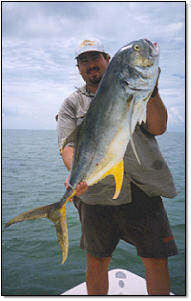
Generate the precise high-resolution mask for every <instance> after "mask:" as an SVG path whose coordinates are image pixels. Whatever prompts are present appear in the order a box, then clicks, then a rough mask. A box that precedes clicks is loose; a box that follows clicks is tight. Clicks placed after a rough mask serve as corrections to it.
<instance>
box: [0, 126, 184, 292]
mask: <svg viewBox="0 0 191 301" xmlns="http://www.w3.org/2000/svg"><path fill="white" fill-rule="evenodd" d="M157 140H158V142H159V145H160V149H161V152H162V154H163V156H164V158H165V159H166V161H167V163H168V166H169V168H170V170H171V172H172V174H173V177H174V181H175V185H176V188H177V191H178V195H177V196H176V197H175V198H174V199H165V198H164V199H163V200H164V205H165V208H166V210H167V213H168V217H169V220H170V224H171V227H172V231H173V234H174V237H175V240H176V244H177V246H178V251H179V254H178V255H176V256H172V257H170V258H169V270H170V276H171V291H172V292H173V293H174V294H176V295H184V294H185V135H184V133H173V132H167V133H165V134H164V135H162V136H159V137H157ZM67 174H68V173H67V170H66V168H65V167H64V164H63V162H62V159H61V157H60V155H59V151H58V145H57V134H56V131H48V130H47V131H45V130H44V131H41V130H3V133H2V226H3V225H4V224H5V222H7V221H8V220H10V219H11V218H13V217H15V216H16V215H18V214H20V213H21V212H24V211H26V210H30V209H32V208H35V207H39V206H43V205H47V204H51V203H53V202H57V201H59V200H60V198H61V197H62V196H63V194H64V191H65V186H64V181H65V178H66V176H67ZM67 220H68V230H69V255H68V259H67V261H66V262H65V264H64V265H62V264H61V260H62V254H61V251H60V246H59V244H58V242H57V236H56V231H55V227H54V225H53V223H52V222H51V221H49V220H48V219H40V220H35V221H25V222H22V223H18V224H15V225H13V226H11V227H10V228H8V229H7V230H5V231H3V233H2V295H25V296H26V295H59V294H61V293H62V292H64V291H66V290H67V289H70V288H72V287H74V286H75V285H77V284H79V283H81V282H84V281H85V270H86V258H85V252H84V251H83V250H81V249H80V248H79V242H80V235H81V226H80V222H79V218H78V213H77V210H76V209H75V207H74V206H73V204H72V203H70V204H67ZM114 268H122V269H128V270H129V271H131V272H133V273H136V274H138V275H140V276H142V277H144V267H143V264H142V262H141V260H140V258H139V257H138V256H137V252H136V249H135V248H134V247H133V246H131V245H129V244H127V243H125V242H123V241H120V243H119V244H118V246H117V248H116V250H115V251H114V253H113V257H112V261H111V264H110V269H114Z"/></svg>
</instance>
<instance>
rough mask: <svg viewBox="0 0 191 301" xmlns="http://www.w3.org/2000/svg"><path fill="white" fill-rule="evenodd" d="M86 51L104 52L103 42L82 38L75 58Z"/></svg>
mask: <svg viewBox="0 0 191 301" xmlns="http://www.w3.org/2000/svg"><path fill="white" fill-rule="evenodd" d="M88 51H98V52H105V50H104V46H103V44H102V43H101V42H100V41H99V40H98V39H91V40H84V41H82V42H81V43H80V44H79V45H78V47H77V49H76V51H75V58H77V57H78V56H79V55H80V54H82V53H84V52H88Z"/></svg>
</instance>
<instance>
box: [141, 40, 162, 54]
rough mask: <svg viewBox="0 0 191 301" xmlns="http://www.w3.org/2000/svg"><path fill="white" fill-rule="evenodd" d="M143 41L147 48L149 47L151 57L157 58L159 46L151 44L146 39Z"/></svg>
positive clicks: (154, 43)
mask: <svg viewBox="0 0 191 301" xmlns="http://www.w3.org/2000/svg"><path fill="white" fill-rule="evenodd" d="M144 41H145V42H146V43H148V44H149V46H150V55H151V56H157V55H159V44H158V43H157V42H153V43H152V42H151V41H149V40H148V39H144Z"/></svg>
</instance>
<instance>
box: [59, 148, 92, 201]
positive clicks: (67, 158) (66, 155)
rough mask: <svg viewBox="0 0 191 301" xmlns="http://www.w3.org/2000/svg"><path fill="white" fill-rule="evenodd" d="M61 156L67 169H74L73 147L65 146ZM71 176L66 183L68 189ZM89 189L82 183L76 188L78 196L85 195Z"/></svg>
mask: <svg viewBox="0 0 191 301" xmlns="http://www.w3.org/2000/svg"><path fill="white" fill-rule="evenodd" d="M61 155H62V159H63V161H64V164H65V166H66V168H67V169H68V170H69V171H70V170H71V169H72V159H73V155H74V149H73V147H71V146H65V148H64V149H63V151H62V153H61ZM69 176H70V175H69ZM69 176H68V177H67V178H66V181H65V183H64V184H65V186H66V188H67V187H68V180H69ZM87 189H88V185H87V184H86V183H85V182H80V183H79V184H78V185H77V187H76V196H80V195H81V194H83V193H85V192H86V190H87Z"/></svg>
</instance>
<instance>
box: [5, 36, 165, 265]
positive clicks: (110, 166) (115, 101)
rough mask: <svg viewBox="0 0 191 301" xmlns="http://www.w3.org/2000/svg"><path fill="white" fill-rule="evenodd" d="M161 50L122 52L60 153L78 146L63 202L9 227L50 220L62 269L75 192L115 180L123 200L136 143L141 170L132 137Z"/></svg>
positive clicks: (136, 46) (131, 47)
mask: <svg viewBox="0 0 191 301" xmlns="http://www.w3.org/2000/svg"><path fill="white" fill-rule="evenodd" d="M158 64H159V45H158V43H152V42H151V41H149V40H148V39H140V40H136V41H132V42H130V43H128V44H126V45H125V46H123V47H121V48H120V49H119V50H118V51H117V53H116V54H115V55H114V56H113V58H112V60H111V61H110V63H109V65H108V67H107V70H106V72H105V74H104V76H103V77H102V79H101V82H100V84H99V87H98V90H97V92H96V95H95V97H94V99H93V100H92V101H91V103H90V106H89V109H88V111H87V114H86V116H85V118H84V119H83V121H82V123H81V124H80V125H79V126H78V127H76V129H75V130H74V131H73V132H72V133H71V134H70V135H69V136H68V137H67V138H65V139H64V140H63V144H62V148H61V152H62V151H63V149H64V147H65V146H66V145H67V144H68V143H69V142H70V141H75V151H74V156H73V163H72V169H71V172H70V177H69V182H68V187H67V189H66V191H65V193H64V195H63V197H62V198H61V200H60V201H59V202H56V203H53V204H50V205H47V206H43V207H39V208H35V209H33V210H30V211H27V212H24V213H22V214H20V215H18V216H17V217H15V218H13V219H12V220H10V221H9V222H7V223H6V224H5V228H7V227H9V226H10V225H12V224H14V223H17V222H22V221H25V220H33V219H37V218H43V217H45V218H48V219H50V220H51V221H53V223H54V224H55V227H56V232H57V237H58V241H59V243H60V247H61V250H62V263H64V262H65V260H66V258H67V255H68V245H69V243H68V230H67V221H66V203H67V202H68V201H69V200H71V198H72V197H73V196H75V194H76V186H77V184H78V183H80V182H82V181H83V182H86V183H87V184H88V186H91V185H94V184H96V183H98V182H99V181H101V180H102V179H104V178H105V177H107V176H108V175H112V176H113V177H114V179H115V184H116V187H115V193H114V196H113V199H117V198H118V197H119V194H120V191H121V187H122V183H123V173H124V163H123V157H124V154H125V151H126V148H127V145H128V144H129V143H131V145H132V149H133V151H134V153H135V156H136V158H137V160H138V162H139V164H141V162H140V159H139V157H138V154H137V151H136V148H135V145H134V142H133V133H134V130H135V127H136V125H137V123H139V124H141V123H142V122H145V121H146V106H147V102H148V100H149V99H150V97H151V94H152V92H153V90H154V88H155V85H156V82H157V79H158V76H159V66H158Z"/></svg>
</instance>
